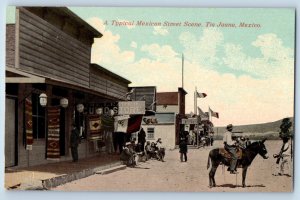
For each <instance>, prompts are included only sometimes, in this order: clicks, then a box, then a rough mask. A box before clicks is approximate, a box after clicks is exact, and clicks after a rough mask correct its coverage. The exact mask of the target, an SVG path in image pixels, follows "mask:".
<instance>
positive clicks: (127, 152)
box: [120, 142, 135, 167]
mask: <svg viewBox="0 0 300 200" xmlns="http://www.w3.org/2000/svg"><path fill="white" fill-rule="evenodd" d="M120 159H121V160H122V161H123V162H124V164H126V165H127V166H130V167H134V165H135V160H134V152H133V149H132V144H131V142H126V144H125V147H124V148H123V151H122V153H121V155H120Z"/></svg>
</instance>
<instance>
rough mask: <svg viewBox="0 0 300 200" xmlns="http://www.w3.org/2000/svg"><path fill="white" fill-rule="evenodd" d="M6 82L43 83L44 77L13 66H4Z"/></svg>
mask: <svg viewBox="0 0 300 200" xmlns="http://www.w3.org/2000/svg"><path fill="white" fill-rule="evenodd" d="M5 70H6V76H5V82H6V83H45V81H46V79H45V78H43V77H40V76H36V75H33V74H30V73H27V72H24V71H21V70H18V69H16V68H13V67H6V69H5Z"/></svg>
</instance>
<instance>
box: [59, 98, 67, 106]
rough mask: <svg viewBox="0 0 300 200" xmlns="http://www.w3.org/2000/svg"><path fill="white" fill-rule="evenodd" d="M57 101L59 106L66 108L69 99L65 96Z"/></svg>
mask: <svg viewBox="0 0 300 200" xmlns="http://www.w3.org/2000/svg"><path fill="white" fill-rule="evenodd" d="M59 103H60V106H61V107H63V108H66V107H68V104H69V101H68V99H66V98H62V99H61V100H60V102H59Z"/></svg>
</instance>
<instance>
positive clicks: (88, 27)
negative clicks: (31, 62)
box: [16, 6, 103, 38]
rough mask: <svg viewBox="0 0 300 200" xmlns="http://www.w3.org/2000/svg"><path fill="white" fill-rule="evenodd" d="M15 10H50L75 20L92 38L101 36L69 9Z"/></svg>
mask: <svg viewBox="0 0 300 200" xmlns="http://www.w3.org/2000/svg"><path fill="white" fill-rule="evenodd" d="M17 8H25V9H26V8H44V9H50V10H52V11H53V12H56V13H60V14H65V15H66V16H69V17H70V18H72V19H73V20H75V21H76V22H77V23H79V24H80V25H82V26H84V28H85V29H87V30H88V31H89V32H91V33H92V34H93V37H95V38H101V37H102V36H103V35H102V33H100V32H99V31H97V30H96V29H95V28H94V27H92V26H91V25H90V24H89V23H87V22H86V21H84V20H83V19H82V18H80V17H79V16H78V15H76V14H75V13H74V12H72V11H71V10H70V9H69V8H67V7H50V6H49V7H46V6H19V7H16V9H17Z"/></svg>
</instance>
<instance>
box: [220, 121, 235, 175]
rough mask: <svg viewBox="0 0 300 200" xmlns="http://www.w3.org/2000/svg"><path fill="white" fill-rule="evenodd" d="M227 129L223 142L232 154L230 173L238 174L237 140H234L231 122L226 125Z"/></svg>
mask: <svg viewBox="0 0 300 200" xmlns="http://www.w3.org/2000/svg"><path fill="white" fill-rule="evenodd" d="M226 129H227V131H226V132H225V133H224V136H223V142H224V148H225V149H226V150H227V151H228V152H229V153H230V154H231V157H232V159H231V161H230V167H229V169H230V174H237V171H236V164H237V155H236V145H235V142H234V141H233V140H232V129H233V125H232V124H229V125H227V127H226Z"/></svg>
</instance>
